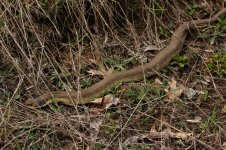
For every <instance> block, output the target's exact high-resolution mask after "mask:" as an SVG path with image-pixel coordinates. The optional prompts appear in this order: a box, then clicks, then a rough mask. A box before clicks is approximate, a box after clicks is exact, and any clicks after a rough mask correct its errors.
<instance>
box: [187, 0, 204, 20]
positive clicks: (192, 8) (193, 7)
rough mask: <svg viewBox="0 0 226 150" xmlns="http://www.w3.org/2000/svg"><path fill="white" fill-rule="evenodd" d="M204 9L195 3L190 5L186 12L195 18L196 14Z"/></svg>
mask: <svg viewBox="0 0 226 150" xmlns="http://www.w3.org/2000/svg"><path fill="white" fill-rule="evenodd" d="M201 9H202V6H201V5H200V4H198V3H194V4H193V5H191V6H190V5H188V7H187V9H186V11H187V14H188V15H189V16H192V17H194V16H195V12H196V11H198V10H201Z"/></svg>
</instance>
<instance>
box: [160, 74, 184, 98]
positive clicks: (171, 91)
mask: <svg viewBox="0 0 226 150" xmlns="http://www.w3.org/2000/svg"><path fill="white" fill-rule="evenodd" d="M168 85H169V86H168V87H167V88H166V89H165V90H164V91H165V92H166V93H167V94H168V95H167V98H168V99H169V100H171V101H172V100H176V99H178V98H180V96H181V94H182V93H183V91H184V86H183V85H180V86H177V81H176V80H175V79H174V78H172V79H171V81H170V82H169V83H168Z"/></svg>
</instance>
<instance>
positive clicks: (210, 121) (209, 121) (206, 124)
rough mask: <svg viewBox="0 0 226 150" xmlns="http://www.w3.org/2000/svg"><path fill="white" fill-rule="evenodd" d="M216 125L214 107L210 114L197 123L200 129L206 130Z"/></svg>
mask: <svg viewBox="0 0 226 150" xmlns="http://www.w3.org/2000/svg"><path fill="white" fill-rule="evenodd" d="M216 125H217V112H216V108H214V109H213V111H212V112H211V115H210V116H209V117H208V118H207V119H206V120H205V121H204V122H203V123H201V124H200V125H199V127H200V128H201V129H204V130H207V129H213V128H215V127H216Z"/></svg>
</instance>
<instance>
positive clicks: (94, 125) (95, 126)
mask: <svg viewBox="0 0 226 150" xmlns="http://www.w3.org/2000/svg"><path fill="white" fill-rule="evenodd" d="M102 121H103V117H101V118H99V119H97V120H94V121H93V122H91V123H90V128H91V129H92V130H90V137H91V138H90V139H91V141H92V142H95V141H96V140H97V139H98V138H99V137H98V135H99V132H100V125H101V124H102Z"/></svg>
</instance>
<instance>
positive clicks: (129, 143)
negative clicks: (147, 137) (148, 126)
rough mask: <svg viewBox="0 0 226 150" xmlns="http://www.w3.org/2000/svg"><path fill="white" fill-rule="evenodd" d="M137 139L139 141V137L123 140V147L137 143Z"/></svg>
mask: <svg viewBox="0 0 226 150" xmlns="http://www.w3.org/2000/svg"><path fill="white" fill-rule="evenodd" d="M139 139H141V137H140V136H132V137H129V138H128V139H126V140H125V142H124V145H125V146H128V145H131V144H134V143H137V142H138V140H139Z"/></svg>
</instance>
